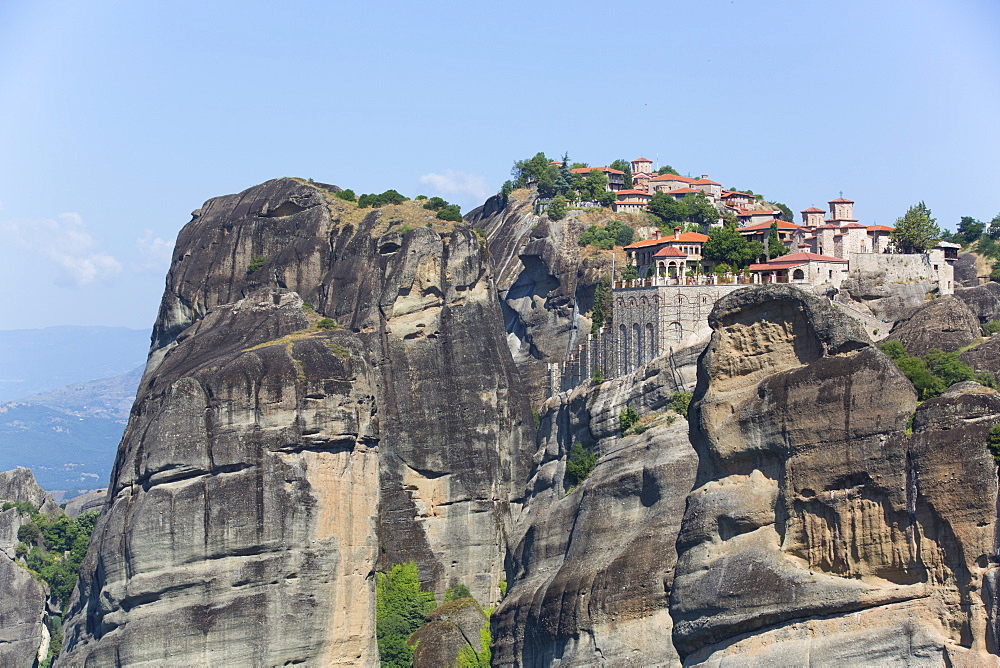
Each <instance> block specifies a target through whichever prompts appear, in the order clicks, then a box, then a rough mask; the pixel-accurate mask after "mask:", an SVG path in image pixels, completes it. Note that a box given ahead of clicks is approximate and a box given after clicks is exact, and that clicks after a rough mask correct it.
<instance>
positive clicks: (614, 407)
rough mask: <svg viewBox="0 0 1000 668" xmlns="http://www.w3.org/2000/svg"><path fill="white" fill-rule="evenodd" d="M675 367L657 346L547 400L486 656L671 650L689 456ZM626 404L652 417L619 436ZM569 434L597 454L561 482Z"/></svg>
mask: <svg viewBox="0 0 1000 668" xmlns="http://www.w3.org/2000/svg"><path fill="white" fill-rule="evenodd" d="M697 352H698V351H682V352H681V353H680V354H679V355H678V358H679V360H678V361H680V360H683V359H685V357H686V358H688V359H689V360H690V361H694V360H695V359H697ZM686 369H691V370H692V371H693V365H682V368H681V377H682V378H683V377H684V376H686V375H687V374H685V373H684V371H685V370H686ZM674 378H675V376H674V375H673V374H672V373H671V370H670V366H669V364H668V363H667V360H665V359H662V358H661V359H660V360H658V361H657V362H654V363H653V364H651V365H650V366H649V367H647V368H645V369H643V370H641V371H640V372H637V373H636V374H633V375H630V376H627V377H624V378H621V379H616V380H615V381H610V382H606V383H603V384H601V385H599V386H596V387H595V386H589V385H588V386H583V387H581V388H578V389H577V390H575V391H574V392H572V393H570V394H568V395H561V396H559V397H555V398H553V399H550V400H549V402H548V404H547V405H546V407H545V408H546V410H545V411H544V413H543V416H542V419H541V428H540V432H539V435H540V439H539V449H538V452H537V454H536V456H535V462H536V467H537V468H536V470H535V473H534V475H533V476H532V478H531V480H530V481H529V484H528V486H529V490H530V491H529V495H528V499H527V502H526V504H525V507H524V510H523V512H522V513H521V516H520V517H521V521H520V523H519V524H518V526H517V528H516V534H515V536H514V541H513V547H512V550H511V554H510V557H509V558H508V573H509V575H510V577H511V580H510V590H509V592H508V594H507V597H506V598H505V599H504V601H503V603H502V604H501V606H500V607H499V608H498V610H497V612H496V619H497V622H496V629H497V641H496V643H495V649H494V665H502V666H542V665H552V664H556V663H557V664H558V665H564V666H590V665H631V666H649V665H665V664H671V663H676V662H677V661H678V657H677V653H676V652H675V651H674V649H673V646H672V645H671V643H670V639H669V635H670V627H671V620H670V615H669V611H668V607H667V606H668V599H669V594H670V588H671V583H672V580H673V569H674V562H675V552H674V541H675V540H676V537H677V531H678V529H679V527H680V519H681V516H682V514H683V509H684V499H685V497H686V496H687V493H688V491H689V490H690V489H691V486H692V484H693V483H694V477H695V470H696V467H697V458H696V456H695V454H694V451H693V449H692V448H691V445H690V443H689V442H688V438H687V422H686V421H685V420H684V419H683V418H680V417H677V416H675V415H674V414H673V413H671V412H669V411H668V410H667V401H668V398H669V396H670V395H671V393H672V392H674V391H676V390H679V389H683V386H680V385H676V384H675V380H674ZM691 380H692V381H693V374H692V375H691ZM692 384H693V383H692ZM626 404H627V405H630V406H632V407H633V408H635V409H637V410H639V412H640V413H642V414H643V415H645V416H646V419H648V420H651V421H652V422H651V423H650V424H651V426H650V428H649V429H647V430H646V431H645V432H643V433H642V434H639V435H635V436H628V437H626V438H619V414H620V413H621V411H622V410H623V409H624V407H625V406H626ZM574 442H579V443H581V444H582V445H584V446H585V447H588V448H591V449H592V450H593V451H595V452H597V453H599V454H600V455H601V459H600V461H599V463H598V464H597V466H596V467H595V469H594V471H593V473H591V475H590V476H589V477H588V478H587V480H585V481H584V482H583V483H582V484H580V485H579V487H577V488H575V489H573V490H572V491H569V492H567V489H568V487H569V483H568V482H567V480H566V477H565V468H566V453H567V451H568V450H569V448H570V447H571V445H572V444H573V443H574Z"/></svg>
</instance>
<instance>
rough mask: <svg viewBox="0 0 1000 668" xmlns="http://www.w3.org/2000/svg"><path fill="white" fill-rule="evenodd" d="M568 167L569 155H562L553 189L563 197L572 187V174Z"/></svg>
mask: <svg viewBox="0 0 1000 668" xmlns="http://www.w3.org/2000/svg"><path fill="white" fill-rule="evenodd" d="M571 169H573V168H572V167H570V166H569V154H568V153H563V157H562V163H561V164H560V165H559V172H558V174H556V178H555V189H556V192H557V193H559V194H560V195H565V194H566V191H567V190H569V189H570V188H571V187H572V186H573V174H572V173H571V172H570V170H571Z"/></svg>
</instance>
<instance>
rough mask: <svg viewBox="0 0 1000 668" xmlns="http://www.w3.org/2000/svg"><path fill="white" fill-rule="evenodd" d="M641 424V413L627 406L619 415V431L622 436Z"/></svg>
mask: <svg viewBox="0 0 1000 668" xmlns="http://www.w3.org/2000/svg"><path fill="white" fill-rule="evenodd" d="M638 423H639V413H638V412H637V411H636V410H635V409H634V408H632V407H631V406H626V407H625V410H623V411H622V412H621V413H619V414H618V429H619V431H620V432H621V435H622V436H624V435H625V432H627V431H628V430H629V429H631V428H632V427H634V426H635V425H637V424H638Z"/></svg>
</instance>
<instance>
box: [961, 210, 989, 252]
mask: <svg viewBox="0 0 1000 668" xmlns="http://www.w3.org/2000/svg"><path fill="white" fill-rule="evenodd" d="M985 231H986V223H983V222H981V221H978V220H976V219H975V218H972V217H971V216H962V219H961V220H960V221H959V222H958V230H957V231H956V233H955V236H956V237H959V239H960V241H959V243H961V244H962V245H966V246H967V245H969V244H971V243H973V242H975V241H976V240H977V239H979V237H981V236H983V232H985Z"/></svg>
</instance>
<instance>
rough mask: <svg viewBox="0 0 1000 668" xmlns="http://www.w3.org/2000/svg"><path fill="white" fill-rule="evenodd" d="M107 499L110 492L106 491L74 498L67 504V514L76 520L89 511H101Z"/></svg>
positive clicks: (102, 490) (88, 493)
mask: <svg viewBox="0 0 1000 668" xmlns="http://www.w3.org/2000/svg"><path fill="white" fill-rule="evenodd" d="M107 497H108V492H107V490H104V489H101V490H97V491H93V492H87V493H86V494H81V495H80V496H74V497H73V498H72V499H70V500H69V501H67V502H66V514H67V515H69V516H70V517H71V518H73V519H76V518H77V517H79V516H80V514H81V513H85V512H87V511H88V510H97V511H100V510H102V509H103V508H104V501H105V500H106V499H107Z"/></svg>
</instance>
